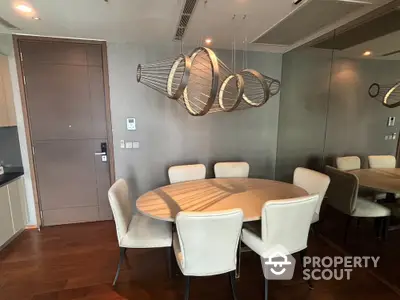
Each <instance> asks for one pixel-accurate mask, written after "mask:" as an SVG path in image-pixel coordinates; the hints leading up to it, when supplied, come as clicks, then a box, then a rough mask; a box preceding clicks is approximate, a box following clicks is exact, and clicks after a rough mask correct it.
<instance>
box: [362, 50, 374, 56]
mask: <svg viewBox="0 0 400 300" xmlns="http://www.w3.org/2000/svg"><path fill="white" fill-rule="evenodd" d="M371 54H372V52H371V51H365V52H364V53H363V55H364V56H370V55H371Z"/></svg>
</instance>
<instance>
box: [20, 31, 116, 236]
mask: <svg viewBox="0 0 400 300" xmlns="http://www.w3.org/2000/svg"><path fill="white" fill-rule="evenodd" d="M20 41H39V42H40V41H43V42H65V43H74V44H91V45H100V46H101V53H102V60H103V68H102V70H103V81H104V82H103V85H104V98H105V102H106V103H105V106H106V126H107V147H108V149H107V150H108V157H109V168H110V184H112V183H113V182H115V161H114V143H113V134H112V123H111V107H110V105H111V104H110V85H109V75H108V57H107V42H106V41H95V40H83V39H82V40H81V39H72V38H71V39H69V38H54V37H41V36H30V35H15V34H14V35H13V44H14V55H15V62H16V65H17V74H18V84H19V90H20V95H21V104H22V113H23V119H24V127H25V136H26V143H27V147H28V158H29V166H30V175H31V178H32V187H33V197H34V202H35V212H36V220H37V227H38V229H39V230H40V228H41V226H42V224H43V220H42V214H41V202H40V191H39V186H38V180H37V178H38V176H37V170H36V164H35V157H34V150H33V145H32V130H31V124H30V118H29V112H28V102H27V94H26V86H25V80H24V78H25V76H24V70H23V68H22V53H21V48H20V44H19V42H20Z"/></svg>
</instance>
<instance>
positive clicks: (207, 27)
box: [0, 0, 389, 52]
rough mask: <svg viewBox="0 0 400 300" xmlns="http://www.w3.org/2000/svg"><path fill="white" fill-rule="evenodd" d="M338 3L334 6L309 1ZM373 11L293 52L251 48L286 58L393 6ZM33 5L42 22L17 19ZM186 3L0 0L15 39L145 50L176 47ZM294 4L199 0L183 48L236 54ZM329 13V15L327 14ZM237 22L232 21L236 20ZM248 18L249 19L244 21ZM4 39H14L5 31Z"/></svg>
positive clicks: (0, 11) (167, 0) (279, 48)
mask: <svg viewBox="0 0 400 300" xmlns="http://www.w3.org/2000/svg"><path fill="white" fill-rule="evenodd" d="M307 1H335V0H304V1H303V3H302V5H303V4H304V3H306V2H307ZM370 1H371V2H373V3H374V4H373V5H367V6H366V7H365V9H362V10H360V11H358V12H357V13H354V14H351V15H348V16H347V17H346V18H345V19H342V20H338V21H337V22H336V23H335V24H332V26H329V27H326V28H324V29H323V30H319V31H318V32H315V34H313V35H312V36H310V37H306V38H305V39H304V40H302V41H299V42H298V43H296V44H295V45H293V46H292V47H283V46H279V45H251V46H250V47H249V48H250V49H256V50H268V51H273V52H285V51H287V50H290V49H291V48H293V47H297V46H299V45H301V44H302V43H304V42H307V41H308V40H310V39H312V38H315V37H317V36H319V35H320V34H323V33H325V32H327V31H329V30H332V29H333V28H335V27H337V26H340V25H342V24H344V23H347V22H348V21H350V20H352V19H354V18H355V17H358V16H360V15H362V14H364V13H366V12H368V11H370V10H372V9H374V8H376V7H378V6H380V5H383V4H385V3H387V2H389V0H370ZM21 2H22V3H24V2H25V3H28V4H30V5H31V6H32V7H33V8H34V10H35V12H36V14H37V15H38V16H39V17H40V18H41V20H40V21H35V20H32V18H31V16H24V15H21V14H20V13H17V12H16V11H15V9H14V6H15V5H16V4H17V3H21ZM183 4H184V0H109V3H106V2H105V1H104V0H21V1H19V0H1V1H0V17H2V18H4V19H6V20H7V21H8V22H10V23H12V24H13V25H15V26H17V27H19V28H20V29H21V30H20V31H15V33H22V34H34V35H43V36H55V37H73V38H87V39H102V40H107V41H109V42H135V43H142V44H154V43H156V44H165V43H172V39H173V37H174V34H175V31H176V26H177V22H178V19H179V15H180V12H181V8H182V6H183ZM297 8H298V6H297V7H296V6H295V5H293V2H292V0H208V3H207V4H206V5H204V0H199V1H198V4H197V7H196V8H195V11H194V14H193V16H192V19H191V21H190V22H189V25H188V30H187V31H186V34H185V39H184V44H185V45H188V46H195V45H198V44H199V43H200V41H201V40H203V39H204V37H205V36H211V37H212V39H213V46H214V47H216V48H228V49H229V48H231V47H232V40H233V37H234V34H235V36H236V41H237V48H240V47H241V45H243V43H242V41H243V39H244V37H245V36H247V37H248V40H249V41H252V40H254V39H256V38H257V37H258V36H260V35H261V34H262V33H264V32H265V31H266V30H268V29H269V28H271V27H273V26H274V25H275V24H276V23H278V22H279V21H281V20H282V19H284V18H285V17H287V16H288V15H289V14H290V13H292V12H293V11H294V10H295V9H297ZM327 13H329V12H327ZM234 14H237V17H236V19H235V20H234V21H232V16H233V15H234ZM243 15H247V18H246V19H245V20H242V17H243ZM0 33H10V31H9V30H7V29H6V28H5V27H2V26H1V25H0Z"/></svg>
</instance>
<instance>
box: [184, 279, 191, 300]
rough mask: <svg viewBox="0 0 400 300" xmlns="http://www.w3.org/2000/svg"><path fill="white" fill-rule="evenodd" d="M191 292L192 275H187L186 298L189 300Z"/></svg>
mask: <svg viewBox="0 0 400 300" xmlns="http://www.w3.org/2000/svg"><path fill="white" fill-rule="evenodd" d="M189 293H190V276H186V285H185V300H189Z"/></svg>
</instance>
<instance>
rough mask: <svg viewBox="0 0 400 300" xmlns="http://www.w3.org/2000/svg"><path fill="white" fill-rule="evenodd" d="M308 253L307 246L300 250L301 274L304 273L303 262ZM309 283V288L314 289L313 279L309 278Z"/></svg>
mask: <svg viewBox="0 0 400 300" xmlns="http://www.w3.org/2000/svg"><path fill="white" fill-rule="evenodd" d="M306 255H307V248H306V249H304V250H301V251H300V265H301V274H303V271H304V265H303V262H304V257H305V256H306ZM307 284H308V288H309V289H310V290H313V289H314V285H313V283H312V281H311V279H309V280H307Z"/></svg>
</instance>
